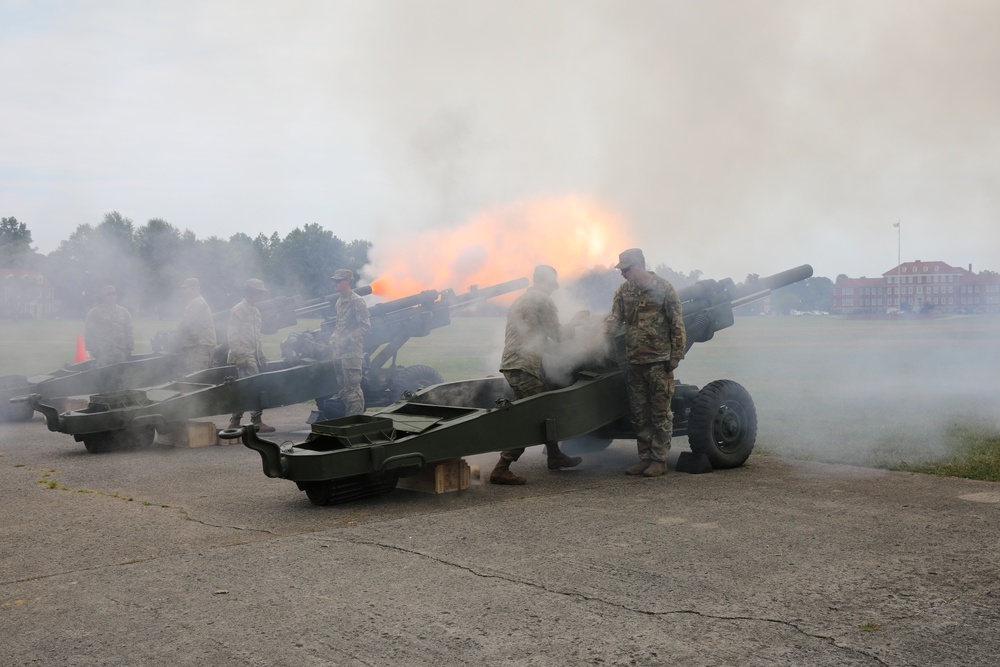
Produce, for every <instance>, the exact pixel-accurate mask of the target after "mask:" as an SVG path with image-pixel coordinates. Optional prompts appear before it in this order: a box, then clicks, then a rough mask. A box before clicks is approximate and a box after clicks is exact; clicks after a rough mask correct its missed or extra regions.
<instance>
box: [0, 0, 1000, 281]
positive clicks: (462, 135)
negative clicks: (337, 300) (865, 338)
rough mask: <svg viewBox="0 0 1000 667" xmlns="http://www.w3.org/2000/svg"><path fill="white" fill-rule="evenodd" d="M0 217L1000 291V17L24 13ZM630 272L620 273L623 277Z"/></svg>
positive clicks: (14, 11)
mask: <svg viewBox="0 0 1000 667" xmlns="http://www.w3.org/2000/svg"><path fill="white" fill-rule="evenodd" d="M0 12H2V14H3V18H4V19H5V20H3V21H0V24H2V26H3V27H2V28H0V44H2V45H3V46H4V49H5V52H7V53H17V54H18V57H17V58H8V59H5V60H4V61H3V62H2V63H0V81H3V83H4V90H5V95H4V100H3V101H2V102H0V108H2V110H3V114H4V118H5V120H6V122H5V124H4V127H2V128H0V142H2V143H3V145H4V146H5V147H6V148H7V150H5V151H4V155H3V156H0V173H3V174H4V176H5V178H4V179H3V180H2V181H0V201H2V202H3V204H4V206H3V208H4V210H3V211H2V214H3V215H5V216H10V215H13V216H16V217H17V218H18V219H19V220H21V221H23V222H26V223H27V224H28V226H29V228H30V229H31V230H32V232H33V235H34V237H35V240H36V243H37V245H38V247H39V249H40V250H41V251H43V252H48V251H50V250H52V249H54V247H55V245H56V244H57V243H58V241H59V240H61V239H63V238H66V237H67V236H68V235H69V233H70V232H71V231H72V230H73V229H74V228H75V227H76V226H77V225H78V224H81V223H91V224H96V223H97V222H99V220H100V218H101V216H102V215H103V214H104V213H105V212H107V211H109V210H119V211H121V212H122V213H123V214H124V215H126V216H127V217H130V218H132V219H133V220H136V221H137V222H140V223H141V222H143V221H145V220H147V219H149V218H151V217H160V218H164V219H166V220H168V221H169V222H171V223H172V224H174V225H176V226H178V227H180V228H182V229H183V228H190V229H192V230H194V231H196V233H198V234H199V235H200V236H207V235H210V234H218V235H221V236H223V237H226V236H229V235H231V234H232V233H235V232H237V231H242V232H246V233H249V234H251V235H256V234H257V233H265V234H270V233H271V232H273V231H278V232H279V234H284V233H287V232H288V231H290V230H291V229H293V228H294V227H297V226H301V225H303V224H306V223H311V222H316V223H319V224H322V225H324V226H325V227H327V228H329V229H331V230H333V231H334V232H335V233H336V234H338V235H339V236H341V237H342V238H345V239H348V240H350V239H354V238H366V239H369V240H372V241H373V242H375V243H376V244H378V243H379V241H380V239H384V238H387V237H389V236H390V235H392V234H394V233H397V232H399V231H400V230H404V229H409V230H412V229H425V228H433V227H447V226H450V225H455V224H461V223H462V222H464V221H466V220H468V219H470V218H472V217H474V216H476V215H477V214H478V213H480V212H481V211H483V210H486V209H491V208H495V207H496V206H498V205H503V204H505V203H508V202H510V201H515V200H519V199H523V198H525V197H546V196H563V195H567V194H581V195H584V196H587V197H592V198H594V199H595V200H597V201H599V202H602V203H604V204H605V205H607V206H608V207H609V208H611V209H613V210H615V211H618V212H620V213H621V214H622V217H623V218H624V219H625V220H626V221H627V223H628V224H629V225H630V227H631V228H632V232H633V234H634V236H635V237H636V238H637V239H639V243H640V245H642V246H643V247H644V248H646V249H647V255H648V257H649V259H650V262H651V264H653V265H656V264H659V263H664V264H667V265H669V266H671V267H673V268H675V269H677V270H679V271H683V272H689V271H692V270H696V269H698V270H702V271H704V272H705V274H706V275H708V276H712V277H723V276H727V275H731V276H735V277H739V276H742V275H745V274H746V273H750V272H754V273H761V274H768V273H773V272H775V271H778V270H781V269H783V268H787V267H789V266H794V265H798V264H800V263H803V262H809V263H812V264H813V265H814V266H815V267H816V272H817V275H820V276H827V277H831V278H834V277H835V276H836V275H837V274H838V273H847V274H849V275H852V276H860V275H875V274H879V273H881V272H883V271H885V270H887V269H889V268H891V267H892V266H894V265H895V262H896V249H897V248H896V240H897V238H896V234H895V231H894V230H893V229H892V227H891V225H892V224H893V223H895V222H897V221H901V222H902V230H903V232H902V255H903V259H918V258H919V259H923V260H931V259H940V260H943V261H946V262H948V263H950V264H953V265H957V266H967V265H968V264H970V263H971V264H972V265H973V267H974V269H976V270H980V269H985V268H992V269H997V268H1000V267H998V266H997V265H996V263H995V259H994V257H995V256H996V254H997V250H998V248H1000V231H998V230H1000V225H997V224H996V217H997V216H996V214H997V194H996V193H997V192H998V191H1000V190H998V187H997V186H998V185H1000V183H998V167H997V160H996V159H995V156H996V153H997V142H998V140H1000V134H998V133H997V131H996V122H995V119H996V118H997V117H1000V104H998V91H997V87H996V85H995V63H996V62H997V61H998V56H1000V52H998V51H1000V46H998V42H997V40H996V39H995V38H994V36H995V34H996V32H997V28H998V27H1000V21H998V15H1000V6H997V5H995V4H994V3H986V2H962V3H958V4H956V3H953V2H945V1H943V0H934V1H928V2H921V3H913V2H908V1H906V0H895V1H889V0H887V1H885V2H879V3H871V2H861V1H859V0H854V1H852V0H848V1H847V2H844V1H842V0H825V1H818V2H809V3H802V2H794V1H792V0H785V1H781V0H774V1H770V2H766V3H763V2H759V3H742V2H735V1H731V0H708V1H706V2H700V3H687V2H653V1H648V2H642V1H636V2H629V3H624V4H623V3H614V2H609V1H604V0H589V1H587V0H584V1H582V2H581V1H574V2H568V1H567V0H550V1H548V2H543V3H538V2H519V1H515V2H505V3H482V2H479V3H468V2H462V1H460V0H436V1H435V0H428V1H426V2H420V3H406V2H397V1H393V0H381V1H379V0H371V1H365V2H360V1H358V2H339V3H327V2H319V1H318V0H316V1H312V0H309V1H306V0H302V1H295V2H286V3H280V4H275V3H268V2H260V1H253V0H250V1H247V2H240V3H232V2H221V1H216V2H211V1H210V2H193V0H187V1H185V0H181V1H178V2H170V3H166V2H147V3H122V2H116V1H111V0H107V1H103V2H102V1H95V2H90V3H84V4H80V5H69V6H67V5H62V4H56V3H47V2H32V3H28V2H17V1H13V2H12V1H7V2H3V3H2V4H0ZM613 259H614V257H613V255H612V256H611V257H609V260H608V263H609V264H610V263H613Z"/></svg>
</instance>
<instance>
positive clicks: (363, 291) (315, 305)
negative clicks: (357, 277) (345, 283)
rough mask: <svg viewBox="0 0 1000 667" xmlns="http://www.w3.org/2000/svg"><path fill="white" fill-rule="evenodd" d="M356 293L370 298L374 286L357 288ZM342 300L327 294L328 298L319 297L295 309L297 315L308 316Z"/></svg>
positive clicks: (335, 295) (335, 294) (334, 295)
mask: <svg viewBox="0 0 1000 667" xmlns="http://www.w3.org/2000/svg"><path fill="white" fill-rule="evenodd" d="M354 293H355V294H357V295H358V296H368V295H369V294H371V293H372V286H371V285H365V286H363V287H355V288H354ZM338 299H340V295H339V294H337V293H336V292H334V293H333V294H327V295H326V296H321V297H317V298H315V299H309V300H308V301H303V302H302V305H301V306H299V307H298V308H296V309H295V314H296V315H308V314H309V313H314V312H316V311H318V310H323V309H324V308H326V307H327V306H329V305H331V304H334V303H336V302H337V300H338Z"/></svg>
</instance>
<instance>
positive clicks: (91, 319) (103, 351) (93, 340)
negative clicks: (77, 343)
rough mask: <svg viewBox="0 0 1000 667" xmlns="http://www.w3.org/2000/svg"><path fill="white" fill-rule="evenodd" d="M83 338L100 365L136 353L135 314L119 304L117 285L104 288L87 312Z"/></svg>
mask: <svg viewBox="0 0 1000 667" xmlns="http://www.w3.org/2000/svg"><path fill="white" fill-rule="evenodd" d="M83 340H84V343H85V344H86V346H87V351H88V352H90V356H91V357H93V358H94V360H96V361H97V367H98V368H100V367H103V366H110V365H111V364H118V363H121V362H123V361H128V360H129V357H131V356H132V349H133V348H134V347H135V336H134V335H133V333H132V315H131V314H130V313H129V312H128V310H126V309H125V308H123V307H121V306H119V305H118V294H117V292H116V291H115V288H114V285H105V286H104V287H102V288H101V303H100V304H99V305H97V306H94V307H93V308H91V309H90V311H89V312H88V313H87V319H86V320H85V322H84V329H83Z"/></svg>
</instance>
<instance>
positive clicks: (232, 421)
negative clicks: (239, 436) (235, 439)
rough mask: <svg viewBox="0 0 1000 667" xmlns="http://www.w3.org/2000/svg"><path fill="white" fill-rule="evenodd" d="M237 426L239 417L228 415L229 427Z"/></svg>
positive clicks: (238, 425)
mask: <svg viewBox="0 0 1000 667" xmlns="http://www.w3.org/2000/svg"><path fill="white" fill-rule="evenodd" d="M239 427H240V418H239V417H230V418H229V428H239Z"/></svg>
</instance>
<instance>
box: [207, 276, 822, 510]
mask: <svg viewBox="0 0 1000 667" xmlns="http://www.w3.org/2000/svg"><path fill="white" fill-rule="evenodd" d="M811 275H812V267H810V266H809V265H803V266H799V267H797V268H795V269H790V270H788V271H784V272H782V273H778V274H775V275H773V276H770V277H767V278H755V279H751V280H747V281H746V282H745V283H743V284H740V285H737V284H735V283H733V281H732V280H728V279H727V280H722V281H714V280H705V281H700V282H699V283H697V284H695V285H693V286H691V287H688V288H685V289H682V290H680V291H679V296H680V298H681V300H682V303H683V307H684V323H685V326H686V327H689V328H690V332H689V346H690V345H693V344H694V343H700V342H705V341H708V340H711V339H712V337H713V336H714V334H715V333H716V332H717V331H719V330H721V329H725V328H727V327H730V326H732V325H733V324H734V322H735V319H734V317H733V312H732V310H733V307H734V306H739V305H744V304H747V303H751V302H753V301H756V300H758V299H762V298H764V297H766V296H768V295H769V294H770V293H771V291H772V290H774V289H777V288H779V287H783V286H786V285H791V284H793V283H795V282H798V281H800V280H805V279H807V278H809V277H810V276H811ZM623 338H624V336H623V334H619V335H618V336H616V338H615V340H614V344H613V345H611V346H610V349H609V351H608V353H607V355H606V356H605V357H604V358H603V359H602V360H599V361H597V362H588V363H586V364H584V365H582V366H580V367H579V368H577V369H576V370H575V371H574V372H573V373H572V377H571V379H570V380H569V381H568V382H567V383H566V384H565V385H564V386H554V387H552V388H551V389H550V390H547V391H545V392H542V393H540V394H536V395H534V396H530V397H528V398H524V399H521V400H514V397H513V394H512V392H511V391H510V388H509V386H508V385H507V382H506V381H505V380H504V378H502V377H489V378H480V379H474V380H463V381H459V382H448V383H442V384H439V385H435V386H432V387H428V388H426V389H423V390H420V391H417V392H415V393H414V394H412V395H407V396H405V397H404V398H403V399H402V400H401V401H399V402H397V403H395V404H393V405H391V406H389V407H388V408H386V409H385V410H382V411H380V412H379V413H378V414H377V415H374V416H373V415H355V416H351V417H343V418H339V419H332V420H326V421H321V422H317V423H314V424H313V425H312V432H311V433H310V434H309V435H308V436H307V437H306V440H305V441H304V442H302V443H301V444H297V445H292V444H288V443H285V444H283V445H278V444H277V443H274V442H271V441H269V440H265V439H263V438H260V437H259V436H258V434H257V432H256V430H255V429H253V428H250V427H244V428H240V429H231V430H229V429H227V430H224V431H222V432H221V433H220V436H221V437H223V438H241V439H242V441H243V443H244V444H245V445H246V446H247V447H249V448H251V449H253V450H255V451H257V452H258V453H259V454H260V457H261V460H262V463H263V469H264V474H265V475H266V476H268V477H276V478H282V479H288V480H291V481H293V482H295V483H296V485H297V486H298V488H299V489H300V490H302V491H305V492H306V495H307V496H308V498H309V500H310V501H311V502H312V503H313V504H316V505H330V504H335V503H341V502H346V501H350V500H354V499H357V498H363V497H367V496H371V495H375V494H379V493H386V492H388V491H391V490H392V489H394V488H395V486H396V483H397V482H398V480H399V478H400V477H407V476H412V475H416V474H418V473H419V472H420V471H421V470H422V469H424V468H425V467H427V466H429V465H433V464H435V463H439V462H442V461H446V460H448V459H453V458H456V457H461V456H469V455H473V454H482V453H486V452H495V451H500V450H502V449H510V448H515V447H529V446H532V445H539V444H542V443H545V442H547V441H550V440H561V441H569V442H571V443H572V442H578V441H579V439H586V441H587V443H588V445H590V446H592V447H594V446H602V445H603V446H607V445H608V444H610V442H611V440H612V439H614V438H635V432H634V431H633V430H632V427H631V424H630V423H629V420H628V414H629V405H628V395H627V393H626V388H625V374H624V372H623V368H624V366H625V357H624V340H623ZM671 408H672V410H673V413H674V431H673V434H674V435H675V436H687V438H688V444H689V445H690V448H691V452H684V453H682V454H681V461H680V462H679V463H678V466H679V469H683V470H687V471H689V472H707V471H709V470H712V469H713V468H733V467H738V466H741V465H743V463H745V462H746V460H747V458H748V457H749V456H750V453H751V451H752V450H753V447H754V444H755V442H756V435H757V413H756V409H755V407H754V404H753V401H752V399H751V398H750V395H749V393H747V391H746V389H744V388H743V387H742V386H741V385H739V384H738V383H736V382H734V381H732V380H716V381H714V382H711V383H709V384H708V385H706V386H705V387H703V388H701V389H699V388H698V387H696V386H694V385H685V384H682V383H679V382H678V383H677V384H676V385H675V393H674V399H673V403H672V405H671Z"/></svg>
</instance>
